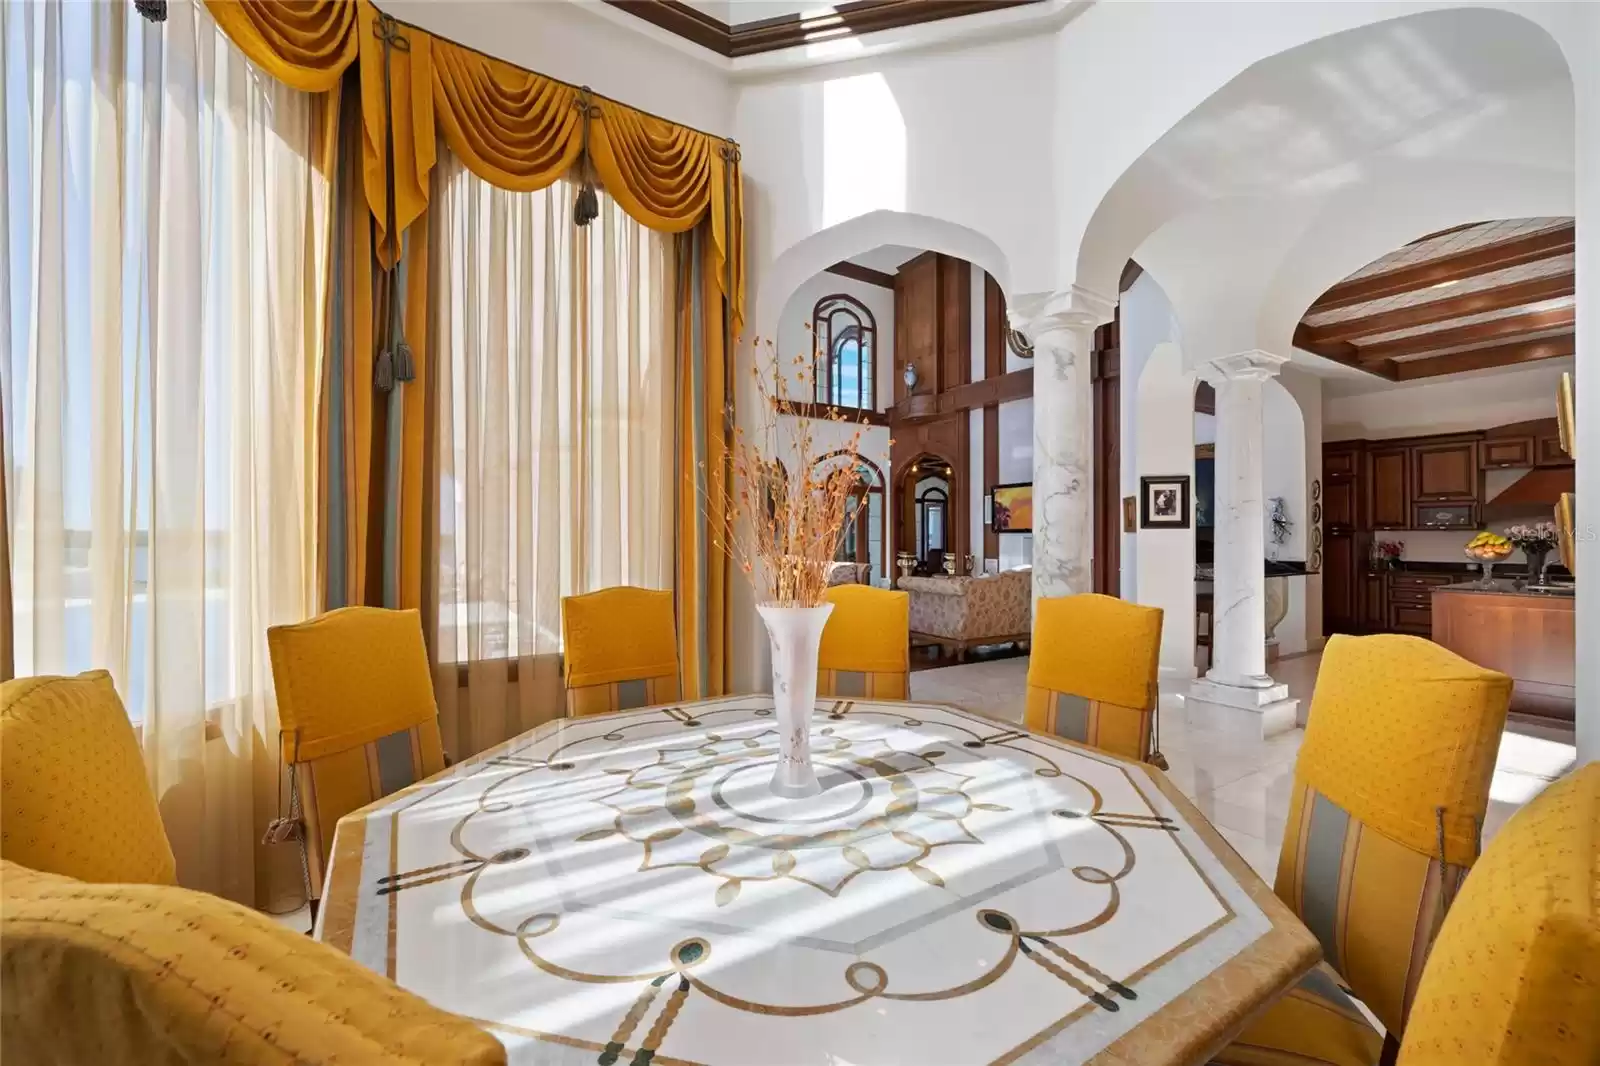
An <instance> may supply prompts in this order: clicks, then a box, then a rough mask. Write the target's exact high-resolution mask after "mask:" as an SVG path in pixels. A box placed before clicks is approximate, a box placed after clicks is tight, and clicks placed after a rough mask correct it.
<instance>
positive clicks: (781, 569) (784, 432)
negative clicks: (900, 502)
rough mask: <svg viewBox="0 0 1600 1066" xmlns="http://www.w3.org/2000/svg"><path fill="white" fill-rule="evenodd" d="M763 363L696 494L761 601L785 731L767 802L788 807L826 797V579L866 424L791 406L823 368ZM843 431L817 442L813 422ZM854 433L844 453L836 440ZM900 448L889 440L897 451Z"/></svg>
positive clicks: (859, 473)
mask: <svg viewBox="0 0 1600 1066" xmlns="http://www.w3.org/2000/svg"><path fill="white" fill-rule="evenodd" d="M756 346H757V348H758V349H764V351H765V358H760V359H757V360H755V366H753V367H751V371H750V373H751V376H752V378H753V379H754V380H755V384H756V390H757V393H758V395H759V402H758V404H757V406H756V411H755V412H754V414H753V416H751V417H749V418H748V419H745V420H744V421H745V423H746V424H747V425H749V426H750V427H751V430H750V432H746V430H745V428H744V426H742V425H741V426H739V427H738V428H736V429H735V430H734V435H733V440H732V442H731V446H730V447H729V449H728V456H727V463H726V465H725V466H721V467H713V468H711V469H708V470H702V474H703V475H704V476H703V477H702V479H701V491H702V494H703V498H704V499H705V500H706V501H707V502H711V501H715V502H716V503H717V504H718V505H719V506H717V507H709V506H708V507H707V508H706V510H707V513H708V516H710V517H712V519H713V521H714V526H713V528H712V530H711V534H712V537H713V538H714V542H715V543H716V545H717V546H718V547H720V548H722V549H724V550H725V551H727V552H728V553H729V555H730V556H731V557H732V559H733V561H734V565H735V566H737V567H738V568H739V570H740V571H741V572H742V573H743V574H744V575H745V576H746V577H747V578H748V579H749V580H750V582H751V584H752V586H753V587H754V588H755V592H756V610H757V611H758V612H759V613H760V615H761V620H762V622H763V623H764V624H765V626H766V629H767V636H768V638H769V639H770V641H771V645H772V698H773V704H774V712H775V717H776V718H777V722H778V746H779V751H778V767H777V770H776V771H775V772H774V774H773V776H772V791H773V792H774V793H775V794H777V795H779V796H784V797H787V798H799V797H803V796H811V795H815V794H817V793H818V792H820V791H821V785H820V783H819V782H818V781H817V775H816V772H815V771H814V770H813V768H812V765H811V714H812V711H813V709H814V706H815V704H816V697H817V652H818V648H819V646H820V644H821V642H822V629H823V626H824V625H826V624H827V621H828V616H829V615H830V614H831V613H833V604H831V603H829V602H828V601H827V599H826V594H827V590H828V572H829V569H830V567H831V566H832V564H833V561H834V559H835V558H836V555H835V553H836V551H837V548H838V545H839V539H840V537H841V536H842V535H843V534H844V529H845V526H846V524H847V523H848V522H849V521H850V519H851V518H852V516H853V514H854V511H855V509H856V507H857V506H859V502H858V500H859V496H858V494H857V492H856V489H857V487H858V486H859V485H860V483H861V481H862V480H863V464H862V462H861V438H862V433H863V429H864V426H865V423H864V422H860V421H856V420H853V419H848V418H845V417H844V416H843V415H841V414H840V413H839V411H838V409H837V408H833V409H830V411H829V413H828V414H825V415H815V414H813V413H812V412H813V411H815V410H816V408H815V406H814V405H812V404H808V403H803V402H801V401H796V400H791V399H789V397H788V391H789V390H786V389H785V388H784V379H785V378H786V377H787V378H789V379H790V380H791V382H792V385H791V388H792V389H793V390H794V391H797V392H798V393H799V394H800V395H802V396H807V397H809V396H811V395H813V391H814V390H813V384H814V374H815V369H814V368H815V366H816V359H815V358H813V357H807V356H795V358H794V359H793V360H792V361H790V362H789V364H788V365H787V366H782V367H780V364H779V361H778V359H777V358H776V356H775V353H774V352H773V345H772V342H771V341H770V340H769V341H765V342H763V341H761V340H760V339H759V338H758V339H757V341H756ZM818 422H832V423H838V424H840V425H841V432H833V433H829V434H827V435H826V438H827V439H826V440H825V441H823V442H821V443H819V441H818V440H817V434H816V432H815V428H816V423H818ZM845 431H848V432H849V435H848V436H847V437H845V439H844V440H843V441H842V443H841V442H840V441H839V440H838V438H839V437H840V436H841V435H842V434H843V432H845ZM890 443H891V444H892V443H893V442H892V441H891V442H890Z"/></svg>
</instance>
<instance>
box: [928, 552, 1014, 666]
mask: <svg viewBox="0 0 1600 1066" xmlns="http://www.w3.org/2000/svg"><path fill="white" fill-rule="evenodd" d="M899 587H900V588H901V589H903V590H905V591H906V592H909V593H911V640H912V643H924V644H938V645H940V646H941V647H945V648H950V649H952V650H954V651H955V653H956V660H957V661H958V662H961V661H965V659H966V654H967V649H968V648H974V647H979V646H981V645H985V644H1017V645H1019V646H1020V645H1025V644H1026V643H1027V642H1028V639H1029V636H1030V629H1031V624H1032V599H1033V572H1032V571H1031V570H1007V571H1005V572H1003V573H999V574H987V575H984V576H982V577H907V578H902V579H901V580H900V585H899Z"/></svg>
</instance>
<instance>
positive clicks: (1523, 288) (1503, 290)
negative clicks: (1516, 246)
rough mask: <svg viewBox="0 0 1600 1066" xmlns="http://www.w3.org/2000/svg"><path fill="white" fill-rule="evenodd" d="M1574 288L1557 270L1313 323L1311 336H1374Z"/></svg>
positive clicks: (1321, 339)
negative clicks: (1543, 276) (1474, 289)
mask: <svg viewBox="0 0 1600 1066" xmlns="http://www.w3.org/2000/svg"><path fill="white" fill-rule="evenodd" d="M1574 291H1576V290H1575V280H1574V278H1573V275H1572V274H1571V273H1566V274H1553V275H1551V276H1550V277H1547V278H1532V279H1530V280H1528V281H1518V282H1514V283H1512V284H1510V285H1501V286H1499V287H1497V288H1493V289H1479V290H1478V291H1477V292H1468V293H1462V294H1461V295H1460V296H1447V297H1445V298H1443V299H1439V300H1430V301H1429V302H1427V303H1425V304H1416V305H1414V306H1411V307H1398V308H1396V309H1394V310H1393V311H1383V312H1380V313H1378V314H1375V315H1365V316H1363V317H1361V318H1352V319H1349V320H1347V321H1344V322H1330V323H1328V324H1327V325H1325V326H1312V327H1311V336H1312V338H1313V339H1314V340H1315V341H1316V342H1317V343H1319V344H1333V343H1337V342H1339V341H1353V340H1356V339H1357V338H1358V337H1374V336H1377V335H1378V334H1380V333H1393V332H1394V331H1395V330H1401V329H1414V328H1415V327H1417V326H1431V325H1433V324H1434V323H1436V322H1448V321H1450V320H1451V319H1453V318H1465V317H1466V316H1467V315H1481V314H1484V313H1485V312H1488V311H1504V310H1507V309H1508V308H1512V307H1521V306H1523V305H1524V304H1532V303H1538V302H1539V301H1541V300H1555V299H1560V298H1561V297H1563V296H1571V295H1572V294H1573V292H1574Z"/></svg>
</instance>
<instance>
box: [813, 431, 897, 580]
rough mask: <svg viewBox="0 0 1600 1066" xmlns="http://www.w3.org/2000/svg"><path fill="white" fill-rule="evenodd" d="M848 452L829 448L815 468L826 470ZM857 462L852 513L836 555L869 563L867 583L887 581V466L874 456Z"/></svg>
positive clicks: (852, 561) (841, 558) (837, 557)
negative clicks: (884, 471) (884, 468)
mask: <svg viewBox="0 0 1600 1066" xmlns="http://www.w3.org/2000/svg"><path fill="white" fill-rule="evenodd" d="M846 455H848V453H847V452H844V451H834V452H829V453H828V454H826V455H823V456H821V457H819V458H818V459H817V461H816V463H814V464H813V466H812V469H813V470H814V471H816V472H817V473H825V472H827V471H828V470H829V469H830V468H831V467H832V466H834V465H836V464H838V463H839V462H841V461H842V460H843V459H844V457H845V456H846ZM856 464H857V465H856V469H857V473H858V475H859V476H858V480H857V482H856V486H855V488H854V489H853V490H852V491H851V493H850V499H851V502H850V514H849V517H848V519H847V520H846V523H845V528H844V532H843V534H842V535H841V536H840V538H839V546H838V548H837V549H836V550H835V552H834V559H835V560H836V561H838V562H845V563H854V564H856V565H857V566H865V567H866V568H867V570H866V573H867V575H868V580H867V581H865V582H862V583H863V584H870V583H872V582H874V581H876V580H880V579H881V580H883V581H885V582H887V580H888V579H889V577H890V560H889V553H888V549H889V500H888V494H887V490H888V483H887V482H886V481H885V480H884V476H883V468H882V467H880V466H879V465H878V464H877V463H875V462H873V461H872V460H871V459H870V458H867V457H866V456H861V455H858V456H857V457H856Z"/></svg>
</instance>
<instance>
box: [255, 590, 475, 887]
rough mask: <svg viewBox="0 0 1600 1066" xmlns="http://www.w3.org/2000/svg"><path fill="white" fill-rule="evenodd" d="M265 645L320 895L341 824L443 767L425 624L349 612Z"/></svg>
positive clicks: (293, 628) (399, 614) (407, 614)
mask: <svg viewBox="0 0 1600 1066" xmlns="http://www.w3.org/2000/svg"><path fill="white" fill-rule="evenodd" d="M267 646H268V650H269V651H270V653H271V655H272V676H273V680H274V682H275V683H276V686H277V692H278V717H279V721H280V728H281V731H282V737H283V757H284V761H285V762H287V763H289V764H291V765H293V766H295V767H296V771H295V773H296V788H297V790H298V792H299V797H300V805H301V814H302V817H303V818H304V821H305V829H306V857H307V863H308V866H309V867H310V869H309V875H310V879H311V893H312V895H313V896H320V893H321V885H322V874H323V868H324V866H325V865H326V863H327V860H328V855H329V852H330V851H331V850H332V848H333V830H334V827H335V826H336V825H337V824H338V821H339V819H340V818H343V817H344V816H345V815H347V814H349V813H350V812H351V811H354V810H358V809H360V808H362V807H365V806H366V805H367V804H369V803H372V802H374V801H376V800H379V799H382V798H383V797H384V796H387V795H389V794H390V793H392V792H395V791H397V790H399V789H401V788H404V787H406V786H408V785H412V784H415V783H416V782H418V781H421V780H423V779H424V778H427V777H430V776H432V775H433V774H436V773H438V772H439V771H441V770H443V769H444V751H443V748H442V746H441V743H440V740H439V717H438V710H437V709H436V707H435V705H434V701H433V679H432V677H431V676H430V672H429V669H428V652H427V648H426V646H425V645H424V644H423V641H422V623H421V619H420V616H419V615H418V613H417V612H416V611H387V610H383V609H381V608H377V607H343V608H340V609H339V610H336V611H330V612H328V613H327V614H324V615H321V616H319V617H317V618H313V619H311V620H310V621H307V622H300V623H297V624H295V625H286V626H274V627H272V628H271V629H269V630H267Z"/></svg>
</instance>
